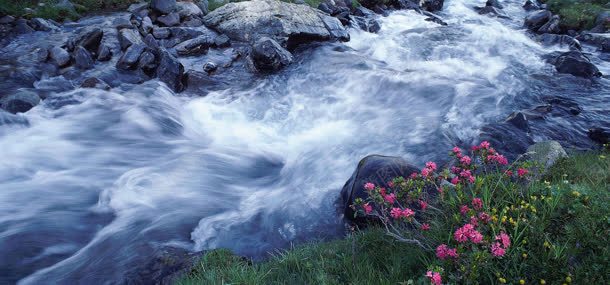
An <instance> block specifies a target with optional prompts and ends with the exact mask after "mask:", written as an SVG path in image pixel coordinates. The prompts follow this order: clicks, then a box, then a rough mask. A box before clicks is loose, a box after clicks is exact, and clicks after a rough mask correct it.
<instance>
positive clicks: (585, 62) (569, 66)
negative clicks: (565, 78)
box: [554, 51, 601, 78]
mask: <svg viewBox="0 0 610 285" xmlns="http://www.w3.org/2000/svg"><path fill="white" fill-rule="evenodd" d="M554 65H555V68H556V69H557V72H559V73H569V74H572V75H574V76H579V77H584V78H593V77H599V76H601V72H600V71H599V69H597V67H596V66H595V65H593V63H591V61H590V60H589V58H587V57H586V56H585V55H583V54H582V53H581V52H579V51H569V52H565V53H562V54H561V55H559V56H558V57H557V58H556V59H555V61H554Z"/></svg>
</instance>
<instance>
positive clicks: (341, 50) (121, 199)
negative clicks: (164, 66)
mask: <svg viewBox="0 0 610 285" xmlns="http://www.w3.org/2000/svg"><path fill="white" fill-rule="evenodd" d="M481 2H483V1H481ZM505 2H507V3H505V4H507V5H506V6H508V7H507V8H505V11H506V12H507V13H508V14H509V15H510V16H511V17H512V20H503V19H500V20H499V19H496V18H489V17H487V16H480V15H478V14H476V12H474V11H473V10H472V6H474V5H475V4H482V3H475V4H473V2H472V1H466V0H449V1H446V4H445V8H444V10H443V12H442V13H441V15H442V16H443V17H444V18H445V20H446V21H447V22H448V23H449V26H446V27H442V26H438V25H436V24H434V23H431V22H427V21H424V17H422V16H420V15H418V14H416V13H414V12H411V11H400V12H395V13H393V14H392V15H390V16H389V17H386V18H382V19H381V23H382V29H381V31H380V32H379V34H369V33H365V32H361V31H357V30H351V31H350V33H351V38H352V40H351V41H350V42H348V43H345V44H323V45H321V46H319V47H317V48H315V49H311V50H307V51H304V53H302V54H301V55H300V56H298V62H297V63H295V64H293V65H292V66H291V67H289V68H287V69H285V70H283V71H282V72H280V73H278V74H276V75H271V76H262V77H256V76H254V77H252V76H249V75H245V74H243V78H244V80H243V81H239V80H233V81H231V83H230V84H228V85H226V84H225V85H222V86H223V87H222V88H215V89H216V90H215V91H212V92H209V93H208V94H202V93H199V92H195V91H190V92H185V93H182V94H174V93H172V92H171V91H170V90H169V89H167V88H166V87H165V86H164V85H163V84H161V83H159V82H157V81H154V80H153V81H149V82H146V83H144V84H139V85H138V84H133V85H131V84H127V83H123V84H121V85H120V86H118V87H116V88H113V89H112V90H111V91H110V92H106V91H100V90H92V89H74V87H73V86H72V84H73V83H72V82H71V80H70V79H63V78H57V77H55V78H44V72H45V71H44V70H38V69H34V68H32V67H31V66H33V65H32V64H29V63H30V62H32V59H31V57H32V55H30V54H29V52H30V51H31V50H32V49H33V48H35V44H33V43H42V42H46V43H61V42H63V41H65V39H66V37H67V36H68V35H69V31H70V30H73V29H76V28H78V27H79V26H86V25H98V26H103V27H105V28H104V29H105V31H107V34H106V38H109V39H114V40H115V41H116V37H113V36H112V35H113V34H112V33H116V31H113V28H112V25H111V21H112V17H106V18H104V17H93V18H89V19H85V20H83V21H82V22H80V23H76V24H72V25H71V26H69V27H65V28H64V30H62V31H60V32H54V33H43V32H37V33H35V34H31V35H25V36H22V37H21V38H18V39H16V40H14V41H13V42H12V43H11V44H10V45H8V46H7V47H4V48H3V49H2V50H0V54H2V55H1V56H0V75H2V77H3V82H2V83H0V87H2V88H3V91H0V92H12V91H13V90H14V89H15V88H17V87H20V85H19V84H21V83H20V82H21V81H20V79H23V78H28V76H31V77H37V76H40V74H42V76H43V79H41V80H37V82H36V83H35V84H34V85H35V86H36V87H37V88H39V89H46V94H47V96H48V98H47V99H46V100H45V101H43V103H42V104H41V105H39V106H37V107H35V108H34V109H32V110H30V111H29V112H27V113H25V114H20V115H9V114H7V113H0V256H2V258H0V273H1V274H0V283H2V284H4V283H15V282H19V283H22V284H99V283H107V284H116V283H125V282H127V281H132V282H137V278H134V277H133V276H137V272H138V270H141V266H142V264H145V263H146V262H147V261H148V260H150V258H151V255H152V252H154V251H155V250H156V249H158V248H163V247H167V246H173V247H180V248H186V249H188V250H193V251H195V250H206V249H212V248H218V247H227V248H230V249H232V250H234V251H235V252H236V253H238V254H241V255H247V256H251V257H262V256H264V255H265V253H267V252H269V251H272V250H274V249H276V248H286V247H288V246H290V244H292V243H298V242H302V241H304V240H310V239H316V238H333V237H337V236H339V235H340V234H341V233H342V230H343V224H342V222H341V217H339V216H338V215H337V213H336V211H335V209H334V205H333V203H334V202H335V199H336V198H337V197H338V195H339V191H340V189H341V187H342V185H343V183H344V182H345V181H346V180H347V179H348V178H349V176H350V174H351V172H352V171H353V169H354V167H355V166H356V164H357V162H358V161H359V159H361V158H362V157H364V156H366V155H368V154H372V153H378V154H386V155H398V156H403V157H405V158H407V159H408V160H410V161H412V162H413V163H415V164H419V165H421V164H422V163H423V162H425V161H427V160H432V159H439V158H441V157H442V156H443V155H444V154H445V153H446V151H447V150H449V149H450V147H451V146H453V144H455V143H456V142H468V143H469V142H474V141H477V138H478V135H479V132H480V129H481V127H482V126H484V125H486V124H490V123H494V122H497V121H501V120H503V119H504V118H505V117H506V116H507V115H509V114H510V113H512V112H513V111H515V110H521V109H528V108H532V107H535V106H538V105H543V104H546V103H547V102H548V101H549V100H553V98H555V99H556V98H562V100H564V101H566V100H567V101H569V102H572V103H575V104H578V105H579V106H580V108H582V112H581V113H580V114H579V115H570V116H568V115H565V114H564V113H556V114H555V113H550V114H548V115H547V116H546V117H545V118H544V119H543V120H538V121H535V122H532V124H531V128H532V135H533V137H534V139H535V140H537V141H540V140H546V139H557V140H560V141H561V142H562V143H563V144H564V145H565V146H568V147H576V148H587V147H591V146H593V144H592V142H591V141H589V139H588V138H587V136H586V130H587V129H588V128H590V127H592V126H600V125H608V122H609V121H610V114H609V113H608V111H607V110H608V103H609V102H610V81H609V80H608V79H606V78H601V79H599V80H596V81H593V82H592V81H588V80H579V79H575V78H574V77H572V76H569V75H567V76H566V75H557V74H556V73H555V70H554V68H553V66H551V65H549V64H547V63H545V62H544V60H543V59H542V56H543V55H545V54H547V53H549V52H552V51H556V50H566V49H565V48H561V47H558V46H555V47H542V46H540V45H539V44H538V43H536V42H535V41H533V40H532V39H530V37H529V36H528V35H527V33H526V31H525V29H524V28H522V19H523V17H524V15H525V12H524V11H523V10H522V8H521V4H522V3H521V1H505ZM109 35H110V36H109ZM585 50H586V51H588V52H592V53H593V56H592V59H593V61H594V62H595V63H596V64H597V66H598V67H599V68H600V70H601V71H602V72H603V73H604V74H610V64H609V63H608V62H605V61H602V60H600V59H599V58H598V55H599V54H598V53H597V52H596V51H595V48H593V47H588V46H585ZM208 56H211V57H213V56H215V54H214V52H212V53H211V54H210V55H208ZM218 56H222V55H218ZM116 57H117V56H116V55H115V59H116ZM182 60H183V62H184V64H185V66H187V69H188V67H196V66H200V65H201V64H202V63H203V62H205V61H206V58H182ZM199 68H200V67H199ZM113 70H114V66H113V63H112V62H111V63H107V64H102V63H98V64H97V66H96V68H95V69H94V70H91V71H88V72H87V74H82V75H80V74H79V75H74V77H78V76H86V75H100V74H102V75H105V76H106V77H107V78H117V80H118V78H119V77H121V78H120V79H121V80H122V81H121V82H128V81H129V78H126V77H125V76H124V75H115V74H114V71H113ZM239 76H242V75H239V74H238V76H236V78H239ZM26 81H27V80H26ZM62 90H68V91H62ZM200 95H207V96H205V97H201V96H200Z"/></svg>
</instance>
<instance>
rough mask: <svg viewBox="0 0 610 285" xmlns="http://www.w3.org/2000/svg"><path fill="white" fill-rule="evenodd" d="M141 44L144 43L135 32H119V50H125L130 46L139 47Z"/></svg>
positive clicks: (131, 30) (124, 30) (130, 30)
mask: <svg viewBox="0 0 610 285" xmlns="http://www.w3.org/2000/svg"><path fill="white" fill-rule="evenodd" d="M143 43H144V41H142V36H141V35H140V33H138V32H137V31H136V30H133V29H122V30H120V31H119V44H120V46H121V50H125V49H126V48H128V47H130V46H132V45H139V44H143Z"/></svg>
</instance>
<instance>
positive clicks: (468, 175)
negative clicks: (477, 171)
mask: <svg viewBox="0 0 610 285" xmlns="http://www.w3.org/2000/svg"><path fill="white" fill-rule="evenodd" d="M460 176H462V177H464V178H468V177H470V176H472V172H470V170H467V169H464V170H462V172H460Z"/></svg>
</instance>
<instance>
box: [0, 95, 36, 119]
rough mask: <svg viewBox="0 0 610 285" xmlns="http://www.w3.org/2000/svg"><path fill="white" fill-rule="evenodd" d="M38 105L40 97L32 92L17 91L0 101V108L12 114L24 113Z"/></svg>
mask: <svg viewBox="0 0 610 285" xmlns="http://www.w3.org/2000/svg"><path fill="white" fill-rule="evenodd" d="M39 103H40V97H39V96H38V94H36V93H34V92H32V91H18V92H16V93H13V94H9V95H7V96H5V97H4V98H2V99H0V107H2V109H4V110H6V111H7V112H10V113H13V114H16V113H25V112H27V111H29V110H30V109H32V108H34V107H35V106H36V105H38V104H39Z"/></svg>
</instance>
